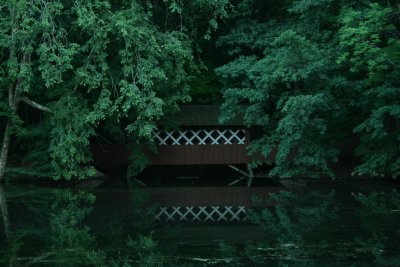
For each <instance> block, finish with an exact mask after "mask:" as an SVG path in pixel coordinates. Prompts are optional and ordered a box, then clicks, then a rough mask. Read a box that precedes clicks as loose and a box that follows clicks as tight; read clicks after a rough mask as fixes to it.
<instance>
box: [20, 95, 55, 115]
mask: <svg viewBox="0 0 400 267" xmlns="http://www.w3.org/2000/svg"><path fill="white" fill-rule="evenodd" d="M19 101H22V102H25V103H27V104H28V105H30V106H32V107H34V108H37V109H39V110H41V111H44V112H49V113H53V111H52V110H51V109H49V108H48V107H46V106H43V105H40V104H38V103H36V102H35V101H32V100H30V99H29V98H27V97H26V96H23V97H20V98H19Z"/></svg>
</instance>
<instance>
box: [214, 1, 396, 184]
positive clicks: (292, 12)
mask: <svg viewBox="0 0 400 267" xmlns="http://www.w3.org/2000/svg"><path fill="white" fill-rule="evenodd" d="M394 4H395V3H392V4H391V1H389V2H383V1H362V2H360V1H341V0H318V1H308V0H292V1H256V0H254V1H240V2H239V4H237V6H236V10H237V12H236V16H234V17H233V19H232V21H231V22H230V23H232V26H231V27H229V28H230V31H229V32H228V33H227V34H225V35H224V36H221V37H220V38H219V41H218V45H219V46H220V47H223V48H225V49H227V50H228V55H230V56H231V59H230V61H229V62H227V63H226V64H225V65H223V66H221V67H219V68H217V69H216V72H217V74H218V75H219V76H220V77H221V79H222V81H223V82H224V87H225V89H224V98H225V102H224V104H223V105H222V109H223V116H222V117H221V120H222V121H225V120H228V119H229V118H231V117H232V116H235V115H237V113H241V112H242V111H241V110H238V109H237V108H236V107H237V106H238V105H240V104H245V105H247V106H248V107H247V109H246V110H245V111H244V112H243V115H244V119H245V122H246V123H247V124H248V125H258V126H260V127H261V128H262V129H263V135H262V136H261V137H260V138H259V139H258V140H255V141H253V142H252V144H251V145H250V147H249V152H250V154H252V155H255V157H254V158H255V159H257V160H258V161H256V162H255V163H256V164H257V163H262V162H264V161H265V160H259V159H260V156H259V155H260V154H261V155H262V156H264V158H266V159H270V157H269V156H270V155H271V153H272V152H273V151H276V156H275V158H274V159H273V160H269V163H273V164H274V168H273V169H272V170H271V172H270V174H271V175H276V176H279V177H282V178H290V177H295V176H299V175H308V176H312V177H321V176H330V177H334V174H333V171H332V166H333V165H334V164H335V162H336V161H337V160H338V155H339V153H340V148H341V143H342V142H344V141H345V140H346V139H348V138H349V137H351V136H354V135H355V134H357V135H358V138H360V140H361V143H360V145H359V146H358V148H357V150H356V151H355V153H356V154H357V155H358V156H360V157H361V158H362V161H363V162H362V163H361V165H360V166H358V167H357V168H356V169H355V173H356V174H367V175H391V176H397V175H398V174H399V168H400V164H399V163H400V161H399V159H400V157H399V156H400V155H399V154H398V153H399V152H398V149H397V148H398V146H399V138H398V136H399V135H398V132H399V130H400V128H399V119H400V117H399V112H398V110H399V103H398V100H397V99H398V97H399V90H398V82H397V80H396V79H395V77H398V70H399V69H398V66H399V65H398V55H399V54H398V51H399V50H398V48H399V47H398V45H399V40H398V38H397V26H396V25H398V24H397V23H398V18H399V17H398V13H397V12H395V11H396V10H395V8H396V7H395V5H394ZM272 7H273V8H272ZM277 10H278V11H279V12H278V11H277Z"/></svg>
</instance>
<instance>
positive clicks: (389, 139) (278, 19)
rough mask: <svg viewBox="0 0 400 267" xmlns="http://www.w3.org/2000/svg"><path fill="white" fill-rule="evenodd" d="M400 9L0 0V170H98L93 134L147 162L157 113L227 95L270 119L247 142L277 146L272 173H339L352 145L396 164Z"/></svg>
mask: <svg viewBox="0 0 400 267" xmlns="http://www.w3.org/2000/svg"><path fill="white" fill-rule="evenodd" d="M399 8H400V2H398V1H397V0H385V1H383V0H363V1H359V0H357V1H356V0H287V1H281V0H218V1H215V0H193V1H179V0H165V1H127V0H123V1H115V0H89V1H87V0H85V1H83V0H74V1H47V0H18V1H17V0H11V1H10V0H7V1H6V0H2V1H0V74H1V79H0V116H1V118H0V129H1V133H2V137H0V138H2V139H3V140H2V149H1V156H0V179H3V172H4V167H5V164H6V162H7V155H8V154H10V155H11V156H10V160H9V166H10V168H8V171H9V173H10V174H12V173H16V172H17V173H25V174H30V175H36V176H49V177H54V178H56V179H59V178H66V179H70V178H71V177H86V176H90V175H92V174H93V171H94V170H93V169H92V168H91V167H90V161H91V155H90V152H89V143H90V142H93V141H96V140H101V141H102V142H105V140H107V141H108V142H111V143H129V144H131V145H132V146H133V150H134V151H137V153H134V155H133V157H134V158H133V161H132V162H134V163H136V164H139V165H140V166H136V167H135V168H133V170H135V171H137V170H140V169H141V167H143V165H144V164H145V163H146V161H145V159H144V158H143V155H142V154H141V153H140V149H141V147H142V146H143V145H148V144H150V143H151V133H152V131H153V130H154V129H156V125H157V121H158V120H159V119H161V118H162V117H163V116H165V115H168V114H169V113H171V112H174V111H176V110H177V105H178V104H181V103H185V102H188V101H189V100H190V98H192V99H193V103H200V104H201V103H222V109H223V116H222V117H221V121H222V122H223V121H226V120H227V119H229V118H231V117H232V116H234V115H235V114H236V113H238V112H240V110H238V109H237V107H238V104H240V105H247V106H248V107H247V109H246V110H245V111H244V113H243V116H244V120H245V122H246V124H247V125H249V126H251V125H258V126H260V127H261V128H262V135H261V136H260V138H259V139H258V140H255V141H254V142H253V144H252V145H251V147H250V149H249V153H251V154H252V155H255V156H256V157H255V158H256V159H260V158H262V157H260V156H259V155H260V154H261V155H264V156H268V155H269V154H270V153H271V152H272V151H275V150H276V151H277V154H276V158H275V159H274V162H270V163H273V164H274V168H273V169H272V171H271V173H270V174H271V175H275V176H278V177H282V178H284V177H296V176H298V175H307V176H312V177H321V176H324V177H326V176H330V177H333V176H334V174H333V172H332V167H333V166H335V164H336V163H337V161H338V160H339V159H341V158H346V157H348V156H350V157H352V156H353V155H354V156H356V157H357V161H355V162H356V166H355V167H354V172H353V173H354V174H356V175H368V176H389V177H396V176H398V175H399V174H400V155H399V154H400V149H399V146H400V138H399V136H400V135H399V133H400V132H399V131H400V104H399V101H400V93H399V92H400V89H399V79H398V77H399V74H400V41H399V26H400V24H399V22H400V20H399V14H400V13H399ZM221 93H222V94H221ZM11 139H12V142H11ZM9 152H10V153H9ZM261 163H263V162H262V160H258V162H255V164H261ZM16 166H18V167H19V168H15V167H16ZM21 166H22V168H21ZM12 167H14V168H12Z"/></svg>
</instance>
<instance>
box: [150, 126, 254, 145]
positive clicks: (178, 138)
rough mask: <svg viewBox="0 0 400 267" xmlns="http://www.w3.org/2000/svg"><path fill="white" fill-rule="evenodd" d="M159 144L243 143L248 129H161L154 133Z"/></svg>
mask: <svg viewBox="0 0 400 267" xmlns="http://www.w3.org/2000/svg"><path fill="white" fill-rule="evenodd" d="M153 137H154V140H155V142H156V143H157V144H158V145H232V144H239V145H243V144H244V143H245V141H246V131H245V130H244V129H239V130H230V129H226V130H216V129H213V130H185V131H165V130H159V131H156V132H154V134H153Z"/></svg>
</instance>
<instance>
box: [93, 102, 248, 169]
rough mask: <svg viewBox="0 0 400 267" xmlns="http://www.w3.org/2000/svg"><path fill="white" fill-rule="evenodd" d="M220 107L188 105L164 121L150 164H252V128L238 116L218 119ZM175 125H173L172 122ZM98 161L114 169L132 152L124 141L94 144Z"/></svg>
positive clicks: (158, 133)
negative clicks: (249, 149) (223, 121)
mask: <svg viewBox="0 0 400 267" xmlns="http://www.w3.org/2000/svg"><path fill="white" fill-rule="evenodd" d="M219 114H220V110H219V106H216V105H187V106H181V110H180V111H179V112H177V113H175V114H174V115H173V116H171V117H168V118H166V119H164V120H163V121H161V122H160V127H159V130H157V131H155V132H154V133H153V137H154V142H155V144H156V145H157V151H158V152H157V153H152V152H150V151H147V152H146V154H147V155H148V157H149V160H150V163H149V165H229V166H230V167H231V168H233V169H236V170H237V171H239V172H241V173H242V174H244V175H246V176H247V177H250V176H252V172H251V169H250V168H248V169H249V173H246V172H243V171H240V170H239V169H237V168H236V167H234V166H233V165H243V164H245V165H248V164H249V162H250V159H249V157H248V156H247V153H246V148H247V146H248V144H249V143H250V131H249V129H248V128H246V127H245V126H244V125H243V123H242V120H241V119H239V118H236V119H234V120H232V121H231V122H230V123H228V124H224V125H221V124H220V123H219V122H218V118H219ZM171 125H172V126H173V127H172V126H171ZM91 149H92V153H93V159H94V164H95V166H96V167H100V168H102V169H105V170H112V169H115V168H117V167H119V166H122V165H126V164H128V158H129V154H130V152H129V151H128V149H127V146H126V145H123V144H97V145H92V147H91Z"/></svg>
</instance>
